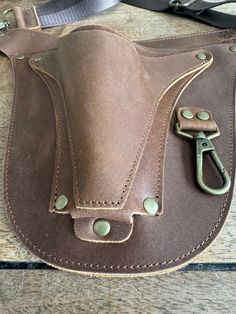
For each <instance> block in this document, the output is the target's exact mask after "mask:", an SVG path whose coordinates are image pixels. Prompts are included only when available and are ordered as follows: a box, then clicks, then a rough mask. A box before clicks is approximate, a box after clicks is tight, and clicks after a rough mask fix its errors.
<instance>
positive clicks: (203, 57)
mask: <svg viewBox="0 0 236 314" xmlns="http://www.w3.org/2000/svg"><path fill="white" fill-rule="evenodd" d="M196 58H197V59H198V60H202V61H204V60H206V58H207V56H206V54H205V53H203V52H198V53H197V54H196Z"/></svg>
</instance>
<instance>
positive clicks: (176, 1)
mask: <svg viewBox="0 0 236 314" xmlns="http://www.w3.org/2000/svg"><path fill="white" fill-rule="evenodd" d="M196 1H197V0H170V1H169V6H170V7H172V8H175V9H176V10H178V9H184V8H187V7H188V6H189V5H190V4H192V3H194V2H196Z"/></svg>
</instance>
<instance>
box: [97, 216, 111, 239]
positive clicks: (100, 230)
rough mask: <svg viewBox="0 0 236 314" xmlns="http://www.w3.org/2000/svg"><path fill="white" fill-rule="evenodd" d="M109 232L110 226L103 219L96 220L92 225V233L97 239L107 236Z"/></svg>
mask: <svg viewBox="0 0 236 314" xmlns="http://www.w3.org/2000/svg"><path fill="white" fill-rule="evenodd" d="M110 230H111V225H110V223H109V221H107V220H105V219H98V220H96V221H95V223H94V225H93V231H94V233H95V234H96V235H97V236H99V237H105V236H107V235H108V234H109V232H110Z"/></svg>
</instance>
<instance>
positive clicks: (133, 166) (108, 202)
mask: <svg viewBox="0 0 236 314" xmlns="http://www.w3.org/2000/svg"><path fill="white" fill-rule="evenodd" d="M204 63H205V62H202V63H200V64H197V65H196V66H194V67H192V68H190V69H188V70H186V71H184V72H182V73H181V74H179V75H178V76H176V77H173V78H172V79H171V81H170V83H169V84H168V86H167V87H164V88H163V89H162V91H161V92H160V93H158V95H157V96H156V97H155V99H154V102H153V105H152V107H151V112H150V115H149V118H148V121H147V123H146V126H145V128H144V132H143V134H142V137H141V141H140V144H139V146H138V149H137V154H136V157H135V160H134V162H133V165H132V167H131V170H130V171H129V175H128V178H127V179H126V183H125V185H124V188H123V190H122V192H121V196H120V198H119V199H118V201H116V202H114V201H93V200H91V201H86V200H84V201H82V200H81V201H79V202H78V203H79V204H91V205H92V204H101V205H107V204H110V205H111V204H112V205H115V206H117V205H119V204H120V203H121V201H122V200H123V198H124V197H125V195H126V192H127V188H128V186H129V182H130V181H131V176H134V173H135V170H136V167H137V164H138V159H139V157H140V155H141V153H142V150H143V148H144V144H145V142H146V139H147V135H148V133H149V132H150V126H151V124H152V121H153V116H154V112H155V109H156V105H157V104H158V103H159V101H160V99H161V98H162V96H163V94H164V92H165V91H166V90H168V88H169V86H171V84H172V83H174V82H175V81H176V80H178V79H179V78H180V77H181V76H183V75H185V74H186V73H188V72H190V71H192V70H194V69H197V68H198V67H201V66H202V65H203V64H204Z"/></svg>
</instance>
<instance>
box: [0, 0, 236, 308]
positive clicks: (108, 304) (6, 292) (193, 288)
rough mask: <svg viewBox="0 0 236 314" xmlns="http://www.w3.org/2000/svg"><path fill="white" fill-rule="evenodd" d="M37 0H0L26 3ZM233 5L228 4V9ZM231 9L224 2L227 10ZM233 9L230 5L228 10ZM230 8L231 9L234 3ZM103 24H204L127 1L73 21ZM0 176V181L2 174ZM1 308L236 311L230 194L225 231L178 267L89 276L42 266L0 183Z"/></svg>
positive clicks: (147, 29) (162, 28) (197, 28)
mask: <svg viewBox="0 0 236 314" xmlns="http://www.w3.org/2000/svg"><path fill="white" fill-rule="evenodd" d="M37 2H41V1H30V0H21V1H20V0H19V1H3V0H2V1H1V5H2V6H3V7H6V6H11V5H12V4H13V3H19V4H22V5H29V4H31V3H37ZM231 9H232V8H231ZM229 10H230V9H229ZM234 10H235V9H234ZM235 13H236V10H235ZM85 24H98V25H103V26H107V27H109V28H111V29H113V30H115V31H117V32H120V33H122V34H123V35H125V36H126V37H128V38H129V39H133V40H134V39H148V38H155V37H162V36H172V35H173V36H174V35H176V34H189V33H195V32H205V31H208V30H210V29H211V27H210V26H206V25H204V24H200V23H197V22H193V21H190V20H187V19H184V18H181V17H176V16H173V15H168V14H160V13H154V12H150V11H145V10H142V9H138V8H135V7H131V6H128V5H125V4H120V5H118V6H116V7H115V8H112V9H110V10H107V11H106V12H104V13H102V14H99V15H98V16H96V17H93V18H90V19H87V20H84V21H81V22H79V23H76V24H74V25H72V26H67V27H60V28H55V29H52V30H48V31H49V32H50V33H55V34H57V35H65V34H67V33H69V32H70V31H71V30H72V29H75V28H77V27H78V26H81V25H85ZM0 73H1V80H0V91H1V98H0V176H1V177H2V169H3V158H4V150H5V146H6V139H7V132H8V126H9V119H10V110H11V103H12V97H13V96H12V95H13V83H12V72H11V66H10V63H9V61H8V60H7V59H6V58H5V57H3V56H1V57H0ZM1 182H2V181H1ZM0 184H1V185H0V261H1V262H0V266H1V268H2V269H1V270H0V313H1V314H5V313H76V314H77V313H205V312H208V313H227V314H229V313H236V289H235V280H236V272H235V271H236V264H235V263H236V197H234V201H233V204H232V206H231V209H230V213H229V216H228V220H227V222H226V225H225V227H224V230H223V231H222V233H221V234H220V235H219V237H218V238H217V240H216V241H215V242H214V244H213V245H212V246H211V247H210V248H209V249H208V250H207V251H206V252H204V253H203V254H202V255H201V256H199V257H197V258H196V259H195V260H194V261H193V262H192V264H190V265H189V266H188V267H187V268H185V269H184V270H180V271H176V272H174V273H169V274H166V275H162V276H155V277H147V278H132V279H131V278H130V279H129V278H127V279H114V278H110V279H109V278H105V279H102V278H94V277H85V276H81V275H76V274H72V273H68V272H62V271H58V270H52V269H40V268H45V267H44V264H42V263H41V262H40V261H39V260H38V259H37V258H36V257H34V256H33V255H32V254H31V253H29V252H28V250H27V249H25V248H24V247H23V246H22V244H21V243H20V242H19V240H18V239H17V238H16V236H15V235H14V234H13V232H12V231H11V228H10V225H9V223H8V221H7V218H6V214H5V205H4V202H3V192H2V183H0Z"/></svg>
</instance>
